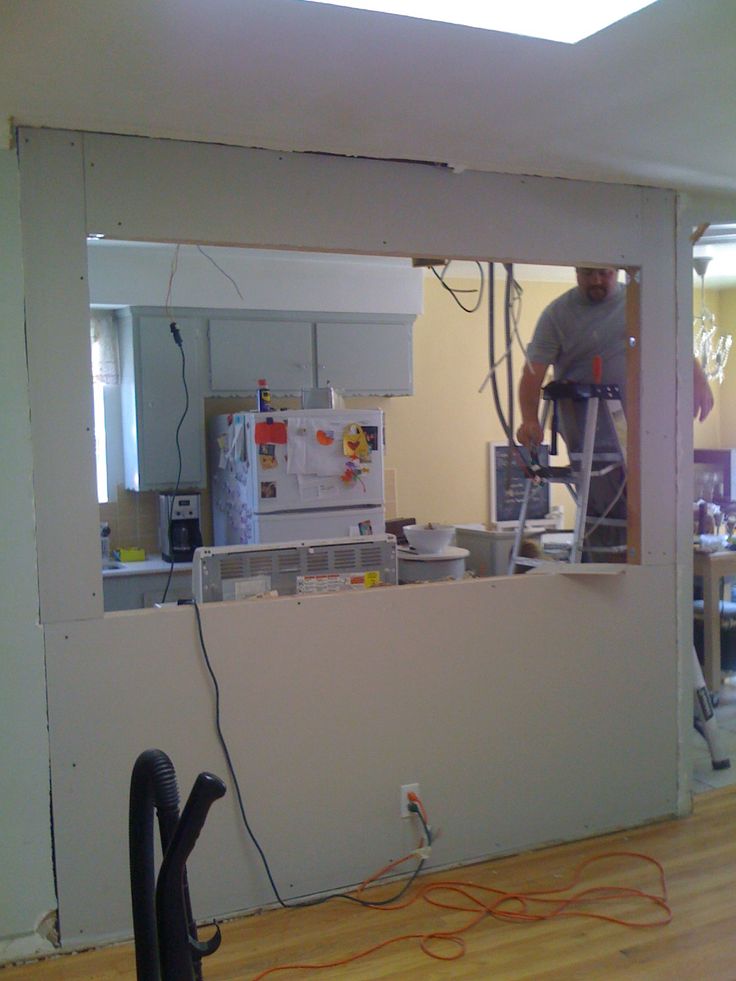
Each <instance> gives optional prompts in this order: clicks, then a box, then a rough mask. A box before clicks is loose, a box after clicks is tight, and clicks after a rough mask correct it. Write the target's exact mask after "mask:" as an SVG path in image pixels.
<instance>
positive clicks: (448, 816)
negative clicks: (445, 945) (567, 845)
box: [47, 567, 677, 944]
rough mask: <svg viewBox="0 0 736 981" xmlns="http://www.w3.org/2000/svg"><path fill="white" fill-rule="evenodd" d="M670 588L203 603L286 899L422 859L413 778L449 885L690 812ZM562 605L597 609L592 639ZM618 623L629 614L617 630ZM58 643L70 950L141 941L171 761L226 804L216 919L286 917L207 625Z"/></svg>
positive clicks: (592, 585)
mask: <svg viewBox="0 0 736 981" xmlns="http://www.w3.org/2000/svg"><path fill="white" fill-rule="evenodd" d="M552 585H554V587H555V588H551V587H552ZM672 589H673V570H672V569H671V568H669V569H667V568H654V569H649V570H647V569H644V568H642V567H638V568H634V567H632V568H630V569H627V570H626V572H625V573H621V574H619V575H614V576H611V577H603V576H590V577H586V578H584V579H583V578H577V579H575V580H573V579H571V578H569V577H559V578H557V577H555V582H554V584H551V583H550V582H549V577H547V576H524V577H519V576H517V577H512V578H503V579H486V580H476V581H468V582H458V583H451V584H428V585H418V586H403V587H387V588H385V589H376V590H369V591H366V592H363V593H358V594H342V595H338V596H317V597H302V598H298V597H284V598H282V599H276V600H271V601H268V600H266V601H253V602H243V603H237V602H233V603H229V604H228V603H216V604H209V605H205V606H203V607H201V617H202V627H203V636H204V638H205V644H206V648H207V652H208V656H209V658H210V662H211V664H212V667H213V670H214V671H215V674H216V676H217V678H218V682H219V687H220V692H221V711H222V717H221V722H222V730H223V733H224V735H225V738H226V740H227V742H228V746H229V749H230V752H231V755H232V758H233V761H234V765H235V768H236V772H237V775H238V779H239V782H240V785H241V791H242V794H243V799H244V801H245V807H246V811H247V815H248V819H249V823H250V824H251V827H252V828H253V830H254V832H255V834H256V836H257V838H258V839H259V841H260V843H261V846H262V847H263V848H264V850H265V852H266V855H267V857H268V861H269V863H270V865H271V868H272V871H273V874H274V877H275V880H276V883H277V886H278V888H279V890H280V891H281V892H283V896H284V898H286V899H289V898H294V897H297V896H302V895H307V894H310V893H315V892H319V891H321V890H329V889H335V888H339V887H345V886H348V885H351V884H354V883H358V882H360V881H362V879H363V878H364V877H365V876H367V875H368V874H370V873H371V872H372V871H374V870H375V869H378V868H381V867H382V866H383V865H384V864H385V863H386V862H387V861H388V860H389V859H390V858H392V857H395V856H396V855H397V854H403V853H405V852H406V851H407V850H408V849H409V848H410V847H412V846H413V843H414V840H415V835H416V833H417V829H416V828H412V827H411V825H410V824H409V823H407V822H404V821H402V820H401V819H400V818H399V788H400V786H401V785H403V784H406V783H414V782H418V783H419V784H420V787H421V791H422V797H423V800H424V802H425V804H426V806H427V808H428V809H429V815H430V819H431V821H432V822H433V823H434V824H435V826H436V827H441V828H442V834H441V836H440V837H439V838H438V839H437V842H436V845H435V846H434V847H433V850H432V855H431V860H430V863H429V864H430V865H431V866H444V865H448V864H451V863H455V862H468V861H474V860H476V859H480V858H482V857H484V856H489V855H495V854H502V853H509V852H515V851H519V850H524V849H526V848H530V847H535V846H537V845H539V844H541V843H542V842H550V841H563V840H568V839H574V838H580V837H586V836H589V835H593V834H597V833H600V832H602V831H605V830H609V829H612V828H619V827H627V826H629V825H632V824H637V823H639V822H640V821H641V820H642V819H643V817H644V816H646V817H647V818H648V819H651V818H656V817H660V816H664V815H666V814H672V813H673V812H674V811H675V809H676V793H677V787H676V781H675V779H674V773H675V771H676V757H677V724H676V711H675V687H676V681H675V676H674V672H673V670H672V660H673V657H672V651H673V649H674V647H675V624H674V619H673V620H671V621H670V622H669V623H668V624H666V625H665V626H664V628H663V626H662V624H661V623H660V622H659V621H658V619H657V617H656V616H655V615H653V611H654V610H656V609H657V608H662V607H665V606H666V605H667V603H668V596H669V595H670V594H671V593H672ZM560 608H567V609H570V608H575V609H576V610H577V611H578V614H577V615H576V616H575V622H574V628H573V629H571V624H570V622H569V620H568V619H567V618H565V617H560V616H559V610H560ZM612 608H614V609H623V608H625V609H626V611H627V615H626V617H625V618H624V617H618V619H617V621H616V623H615V625H610V624H611V610H612ZM530 610H533V611H534V615H533V616H530V615H529V611H530ZM601 624H606V625H607V626H606V627H605V628H601ZM573 638H574V639H573ZM47 644H48V662H49V692H50V699H51V701H50V719H51V735H52V747H53V749H52V770H53V774H54V813H55V827H56V854H57V863H58V877H59V890H60V895H59V899H60V909H61V927H62V935H63V937H64V940H65V943H67V944H69V943H72V944H73V943H83V942H85V941H86V942H90V941H96V940H98V939H100V938H105V937H111V936H124V935H126V934H128V933H129V930H130V912H129V896H128V889H127V847H126V827H127V793H128V784H129V779H130V770H131V768H132V765H133V762H134V760H135V758H136V755H137V754H138V753H139V752H140V751H142V750H144V749H146V748H148V747H151V746H157V747H159V748H161V749H163V750H164V751H165V752H167V753H168V754H169V756H170V757H171V758H172V760H173V762H174V765H175V766H176V767H177V769H178V773H179V784H180V790H181V792H182V795H183V796H186V795H187V794H188V793H189V790H190V788H191V786H192V783H193V781H194V778H195V776H196V774H197V773H198V772H199V771H200V770H209V771H211V772H213V773H216V774H217V775H219V776H220V777H221V778H222V779H224V781H225V783H226V784H227V786H228V794H227V796H226V798H224V799H223V800H222V801H219V802H217V803H216V804H215V805H214V806H213V808H212V810H211V812H210V816H209V818H208V822H207V825H206V826H205V829H204V831H203V833H202V835H201V836H200V838H199V840H198V843H197V847H196V849H195V852H194V853H193V857H192V861H191V863H190V886H191V892H192V897H193V901H194V904H195V911H196V913H197V914H198V915H200V916H213V915H220V914H225V913H228V912H232V911H234V910H239V909H253V908H255V907H259V906H261V905H264V904H266V905H270V904H272V903H273V902H274V896H273V893H272V892H271V890H270V889H269V887H268V882H267V880H266V877H265V874H264V871H263V868H262V866H261V864H260V861H259V859H258V857H257V854H256V852H255V849H254V847H253V845H252V844H251V843H250V842H249V840H248V837H247V835H246V833H245V831H244V829H243V826H242V824H241V822H240V820H239V817H238V814H237V804H236V800H235V792H234V787H233V783H232V780H231V778H230V776H229V774H228V773H227V770H226V766H225V762H224V759H223V754H222V751H221V749H220V747H219V746H218V744H217V738H216V734H215V729H214V695H213V688H212V684H211V682H210V679H209V677H208V674H207V671H206V669H205V666H204V663H203V656H202V652H201V650H200V648H199V645H198V639H197V628H196V623H195V611H194V609H193V608H191V607H189V608H187V607H178V608H176V607H174V608H167V609H161V610H149V611H143V612H141V613H130V612H125V613H117V614H109V615H108V616H107V617H105V619H104V620H93V621H79V622H77V623H67V624H56V625H54V626H53V627H50V628H49V629H48V631H47ZM622 662H625V664H626V669H625V670H622ZM72 719H73V720H74V724H71V720H72ZM644 719H646V720H647V724H646V725H645V726H644V725H643V724H642V720H644ZM596 847H597V846H596V845H595V844H594V843H592V844H591V851H595V850H596Z"/></svg>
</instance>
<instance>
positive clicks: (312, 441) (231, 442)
mask: <svg viewBox="0 0 736 981" xmlns="http://www.w3.org/2000/svg"><path fill="white" fill-rule="evenodd" d="M208 441H209V463H210V477H211V484H210V486H211V492H212V526H213V537H214V544H215V545H258V544H268V543H271V542H292V541H303V540H305V539H320V538H347V537H350V536H352V535H356V536H358V535H382V534H384V533H385V530H386V520H385V511H384V500H383V451H384V441H383V412H381V411H380V410H379V409H294V410H288V411H284V412H236V413H231V414H228V415H220V416H216V417H215V418H214V419H213V420H212V423H211V425H210V429H209V434H208Z"/></svg>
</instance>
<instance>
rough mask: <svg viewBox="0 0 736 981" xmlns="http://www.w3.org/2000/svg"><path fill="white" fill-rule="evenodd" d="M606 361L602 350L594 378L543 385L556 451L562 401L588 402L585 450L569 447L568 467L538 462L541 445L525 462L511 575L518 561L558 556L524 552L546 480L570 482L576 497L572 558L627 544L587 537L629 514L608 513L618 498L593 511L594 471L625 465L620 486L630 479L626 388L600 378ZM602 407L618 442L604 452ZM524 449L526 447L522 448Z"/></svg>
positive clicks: (602, 472)
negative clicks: (536, 495) (594, 542)
mask: <svg viewBox="0 0 736 981" xmlns="http://www.w3.org/2000/svg"><path fill="white" fill-rule="evenodd" d="M601 374H602V362H601V358H600V356H599V355H596V357H595V358H594V359H593V381H592V382H565V381H554V382H550V383H549V384H548V385H546V386H545V387H544V388H543V389H542V397H543V399H544V401H545V407H544V412H543V418H542V429H544V428H545V427H546V424H547V421H548V420H549V416H550V413H551V415H552V442H551V447H550V452H551V454H552V455H555V454H556V453H557V434H558V427H559V409H560V405H559V404H560V402H562V401H563V400H569V401H570V402H572V403H579V404H582V407H583V408H584V413H583V415H584V423H583V439H582V450H581V451H580V452H570V453H569V457H570V465H569V466H566V467H549V466H543V465H542V464H540V462H539V458H538V453H537V450H536V448H534V447H533V448H532V449H531V450H530V451H529V461H528V463H526V471H527V478H526V483H525V486H524V493H523V496H522V502H521V509H520V512H519V524H518V527H517V529H516V535H515V537H514V545H513V548H512V550H511V556H510V559H509V569H508V571H509V574H510V575H512V574H513V573H514V572H515V571H516V570H517V567H519V566H537V565H539V564H540V561H555V560H552V559H549V558H547V559H541V560H540V559H538V558H528V557H524V556H523V555H522V554H521V549H522V542H523V540H524V526H525V524H526V516H527V510H528V507H529V500H530V497H531V492H532V489H533V488H534V486H535V485H536V484H539V483H540V482H541V481H548V482H549V483H557V484H563V485H564V486H566V487H567V489H568V491H569V493H570V495H571V496H572V498H573V500H574V502H575V508H576V512H575V527H574V529H573V534H572V541H571V543H570V546H569V550H568V556H567V558H566V559H565V560H559V559H558V560H556V561H567V562H580V561H581V560H582V556H583V552H584V551H590V552H594V551H595V552H619V553H623V552H625V550H626V546H625V545H620V546H619V545H614V546H595V547H593V546H587V545H586V537H587V536H588V535H589V534H590V533H591V531H592V530H594V528H597V527H598V526H599V525H609V526H615V527H625V526H626V519H625V518H611V517H608V511H610V509H611V508H612V506H613V504H614V503H616V502H615V500H614V501H612V502H611V505H610V506H609V509H608V511H606V512H604V514H603V515H599V516H594V515H588V501H589V496H590V482H591V479H592V478H594V477H602V476H604V475H605V474H608V473H611V472H612V471H614V470H616V469H617V468H620V469H621V474H622V478H621V481H622V483H621V492H623V486H624V481H625V465H626V420H625V416H624V412H623V405H622V402H621V392H620V389H619V387H618V385H612V384H603V383H602V382H601ZM601 411H603V412H605V413H606V415H607V417H608V419H609V421H610V424H611V425H610V432H611V433H612V434H613V436H614V444H615V445H612V446H611V449H610V452H600V451H598V450H597V449H596V445H595V443H596V431H597V427H598V420H599V417H600V413H601ZM517 449H518V452H519V453H520V454H523V453H524V448H523V447H519V448H517Z"/></svg>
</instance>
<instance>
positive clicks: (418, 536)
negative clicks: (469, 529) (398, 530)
mask: <svg viewBox="0 0 736 981" xmlns="http://www.w3.org/2000/svg"><path fill="white" fill-rule="evenodd" d="M403 531H404V534H405V535H406V540H407V541H408V542H409V545H411V547H412V548H413V549H414V551H415V552H418V553H419V555H436V554H437V553H438V552H444V551H445V549H446V548H447V546H448V545H449V544H450V542H451V541H452V536H453V534H454V532H455V529H454V527H453V526H452V525H436V524H431V525H404V529H403Z"/></svg>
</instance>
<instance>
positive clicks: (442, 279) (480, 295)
mask: <svg viewBox="0 0 736 981" xmlns="http://www.w3.org/2000/svg"><path fill="white" fill-rule="evenodd" d="M451 264H452V259H450V261H449V262H448V263H447V264H446V265H445V267H444V268H443V270H442V274H441V275H440V273H438V272H437V270H436V269H435V267H434V266H430V267H429V268H430V270H431V271H432V273H433V274H434V275H435V276H436V278H437V279H438V280H439V283H440V286H441V287H442V288H443V289H445V290H447V292H448V293H449V294H450V296H451V297H452V298H453V300H454V301H455V303H457V305H458V306H459V307H460V309H461V310H464V311H465V313H475V311H476V310H478V309H480V305H481V303H482V302H483V286H484V280H485V275H484V272H483V266H482V265H481V263H480V262H476V263H475V264H476V266H477V267H478V271H479V273H480V287H479V288H478V289H467V290H464V289H458V288H457V287H455V286H448V285H447V283H446V282H445V276H446V275H447V271H448V269H449V268H450V265H451ZM460 293H477V294H478V300H477V302H476V304H475V306H474V307H466V306H465V304H464V303H461V302H460V300H459V299H458V296H459V294H460Z"/></svg>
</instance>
